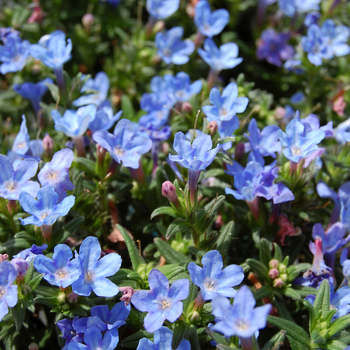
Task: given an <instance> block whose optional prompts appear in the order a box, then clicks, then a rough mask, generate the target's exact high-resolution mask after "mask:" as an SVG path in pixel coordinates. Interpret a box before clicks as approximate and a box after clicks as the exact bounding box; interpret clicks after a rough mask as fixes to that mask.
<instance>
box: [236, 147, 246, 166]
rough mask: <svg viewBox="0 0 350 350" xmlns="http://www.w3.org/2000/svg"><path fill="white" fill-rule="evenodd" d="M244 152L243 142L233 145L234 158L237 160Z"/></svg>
mask: <svg viewBox="0 0 350 350" xmlns="http://www.w3.org/2000/svg"><path fill="white" fill-rule="evenodd" d="M244 153H245V148H244V143H243V142H239V143H237V145H236V147H235V160H236V161H237V162H239V161H240V160H241V159H242V158H243V156H244Z"/></svg>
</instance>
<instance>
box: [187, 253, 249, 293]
mask: <svg viewBox="0 0 350 350" xmlns="http://www.w3.org/2000/svg"><path fill="white" fill-rule="evenodd" d="M202 265H203V268H201V267H199V266H198V265H196V264H195V263H194V262H191V263H189V265H188V272H189V273H190V276H191V279H192V282H193V283H194V284H195V285H196V286H198V287H199V288H200V289H201V292H202V298H203V300H212V299H213V298H215V297H216V296H217V295H222V296H224V297H228V298H233V297H234V296H235V295H236V293H237V292H236V291H235V290H234V289H233V288H232V287H234V286H237V285H239V284H240V283H241V282H242V281H243V279H244V273H243V269H242V268H241V267H240V266H238V265H229V266H227V267H226V268H225V269H224V270H222V268H223V262H222V257H221V254H220V253H219V252H218V251H217V250H211V251H210V252H208V253H206V254H205V255H204V256H203V258H202Z"/></svg>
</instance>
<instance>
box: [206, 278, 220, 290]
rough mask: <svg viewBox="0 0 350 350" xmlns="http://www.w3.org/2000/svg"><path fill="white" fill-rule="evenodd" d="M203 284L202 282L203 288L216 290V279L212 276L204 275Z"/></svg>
mask: <svg viewBox="0 0 350 350" xmlns="http://www.w3.org/2000/svg"><path fill="white" fill-rule="evenodd" d="M203 284H204V287H205V289H207V290H210V291H215V290H216V287H217V283H216V280H215V279H213V278H210V277H206V278H205V279H204V283H203Z"/></svg>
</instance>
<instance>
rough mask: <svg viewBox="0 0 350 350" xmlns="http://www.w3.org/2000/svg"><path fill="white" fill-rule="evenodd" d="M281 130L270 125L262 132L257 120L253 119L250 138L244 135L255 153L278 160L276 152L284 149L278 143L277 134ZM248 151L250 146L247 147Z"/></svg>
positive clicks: (250, 125)
mask: <svg viewBox="0 0 350 350" xmlns="http://www.w3.org/2000/svg"><path fill="white" fill-rule="evenodd" d="M278 130H280V128H279V127H278V126H277V125H268V126H266V127H265V128H264V129H263V130H262V131H260V129H259V128H258V124H257V122H256V120H255V119H254V118H253V119H252V120H251V122H250V123H249V126H248V131H249V133H250V136H249V135H247V134H244V136H246V137H247V139H248V140H249V142H250V146H251V148H252V149H253V150H254V151H258V152H259V153H260V154H261V155H262V156H263V157H267V156H271V157H273V158H276V152H280V151H281V149H282V145H281V143H280V142H279V141H278V137H277V132H278ZM245 146H246V147H245V149H246V150H247V149H248V147H247V146H248V145H245Z"/></svg>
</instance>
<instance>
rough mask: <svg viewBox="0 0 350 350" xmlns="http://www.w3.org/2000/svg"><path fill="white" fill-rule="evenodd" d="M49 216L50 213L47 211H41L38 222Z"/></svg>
mask: <svg viewBox="0 0 350 350" xmlns="http://www.w3.org/2000/svg"><path fill="white" fill-rule="evenodd" d="M49 215H50V212H49V211H47V210H43V211H42V212H41V213H40V220H41V221H44V219H46V218H47V217H48V216H49Z"/></svg>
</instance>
